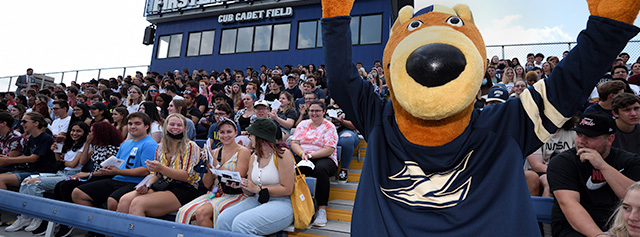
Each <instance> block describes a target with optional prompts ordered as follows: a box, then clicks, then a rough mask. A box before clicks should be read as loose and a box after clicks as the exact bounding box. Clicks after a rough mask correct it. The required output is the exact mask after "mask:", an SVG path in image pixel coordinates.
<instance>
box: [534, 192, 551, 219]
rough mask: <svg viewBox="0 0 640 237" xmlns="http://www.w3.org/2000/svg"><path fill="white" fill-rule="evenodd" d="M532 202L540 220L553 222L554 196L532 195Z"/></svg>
mask: <svg viewBox="0 0 640 237" xmlns="http://www.w3.org/2000/svg"><path fill="white" fill-rule="evenodd" d="M531 202H532V203H533V211H534V212H535V213H536V218H538V222H543V223H551V208H552V207H553V198H551V197H535V196H531Z"/></svg>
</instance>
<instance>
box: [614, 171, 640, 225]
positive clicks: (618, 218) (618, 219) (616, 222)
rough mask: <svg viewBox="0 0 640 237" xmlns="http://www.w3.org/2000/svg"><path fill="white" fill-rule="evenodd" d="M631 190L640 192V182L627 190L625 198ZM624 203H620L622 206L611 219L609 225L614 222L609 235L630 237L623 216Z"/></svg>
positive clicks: (619, 206)
mask: <svg viewBox="0 0 640 237" xmlns="http://www.w3.org/2000/svg"><path fill="white" fill-rule="evenodd" d="M631 190H640V182H635V183H633V184H632V185H631V186H629V188H627V192H626V193H625V196H627V194H629V191H631ZM622 211H623V210H622V201H620V205H618V208H616V211H615V212H614V213H613V215H612V216H611V218H609V223H611V221H613V224H611V228H610V229H609V233H611V234H613V235H615V236H617V237H628V236H629V230H627V225H626V224H625V220H624V217H623V216H622Z"/></svg>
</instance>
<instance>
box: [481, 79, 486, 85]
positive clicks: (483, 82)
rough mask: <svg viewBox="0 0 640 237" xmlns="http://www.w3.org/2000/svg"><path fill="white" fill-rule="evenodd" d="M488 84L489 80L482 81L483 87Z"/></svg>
mask: <svg viewBox="0 0 640 237" xmlns="http://www.w3.org/2000/svg"><path fill="white" fill-rule="evenodd" d="M486 84H487V78H485V79H482V85H483V86H484V85H486Z"/></svg>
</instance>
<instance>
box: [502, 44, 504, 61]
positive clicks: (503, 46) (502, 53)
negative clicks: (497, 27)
mask: <svg viewBox="0 0 640 237" xmlns="http://www.w3.org/2000/svg"><path fill="white" fill-rule="evenodd" d="M502 59H504V45H503V46H502Z"/></svg>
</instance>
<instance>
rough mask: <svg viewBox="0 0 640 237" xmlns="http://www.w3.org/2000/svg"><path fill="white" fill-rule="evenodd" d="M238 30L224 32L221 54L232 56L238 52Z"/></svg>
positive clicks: (221, 41)
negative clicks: (231, 54)
mask: <svg viewBox="0 0 640 237" xmlns="http://www.w3.org/2000/svg"><path fill="white" fill-rule="evenodd" d="M237 33H238V29H228V30H223V31H222V39H221V40H220V54H230V53H235V51H236V34H237Z"/></svg>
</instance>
